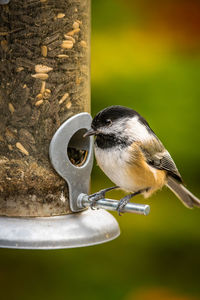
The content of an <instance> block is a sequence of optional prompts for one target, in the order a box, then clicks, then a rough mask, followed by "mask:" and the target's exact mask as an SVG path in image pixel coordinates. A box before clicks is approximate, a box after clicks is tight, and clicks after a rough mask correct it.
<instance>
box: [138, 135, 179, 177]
mask: <svg viewBox="0 0 200 300" xmlns="http://www.w3.org/2000/svg"><path fill="white" fill-rule="evenodd" d="M153 145H154V146H153V147H149V146H148V147H142V148H141V149H142V152H143V153H144V155H145V158H146V161H147V163H148V164H149V165H150V166H152V167H154V168H156V169H159V170H165V171H166V172H167V174H168V175H169V176H171V177H173V178H175V179H176V180H177V181H178V182H180V183H182V182H183V181H182V178H181V174H180V173H179V171H178V169H177V167H176V165H175V162H174V161H173V159H172V157H171V155H170V154H169V152H168V151H167V150H166V149H165V148H164V146H163V145H162V143H161V142H160V141H158V140H157V141H155V143H153Z"/></svg>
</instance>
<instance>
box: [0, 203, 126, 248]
mask: <svg viewBox="0 0 200 300" xmlns="http://www.w3.org/2000/svg"><path fill="white" fill-rule="evenodd" d="M119 234H120V229H119V225H118V223H117V221H116V220H115V218H114V217H113V216H112V215H111V214H109V213H108V212H107V211H105V210H103V209H99V210H91V209H87V210H85V211H83V212H80V213H74V214H69V215H64V216H56V217H43V218H38V217H37V218H15V217H13V218H10V217H0V247H1V248H14V249H61V248H75V247H85V246H91V245H96V244H100V243H104V242H108V241H111V240H113V239H115V238H116V237H118V236H119Z"/></svg>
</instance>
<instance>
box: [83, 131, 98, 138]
mask: <svg viewBox="0 0 200 300" xmlns="http://www.w3.org/2000/svg"><path fill="white" fill-rule="evenodd" d="M95 134H97V131H96V130H94V129H89V130H88V131H87V132H86V133H85V134H84V135H83V137H84V138H85V137H87V136H90V135H95Z"/></svg>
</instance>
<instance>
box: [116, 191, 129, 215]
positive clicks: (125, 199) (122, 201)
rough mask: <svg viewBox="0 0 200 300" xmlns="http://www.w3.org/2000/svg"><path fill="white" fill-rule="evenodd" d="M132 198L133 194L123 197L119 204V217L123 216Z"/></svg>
mask: <svg viewBox="0 0 200 300" xmlns="http://www.w3.org/2000/svg"><path fill="white" fill-rule="evenodd" d="M131 196H132V194H130V195H127V196H125V197H123V198H122V199H120V201H119V204H118V206H117V212H118V215H119V216H121V213H122V212H123V209H124V207H125V206H126V204H127V203H128V202H129V201H130V199H131V198H132V197H131Z"/></svg>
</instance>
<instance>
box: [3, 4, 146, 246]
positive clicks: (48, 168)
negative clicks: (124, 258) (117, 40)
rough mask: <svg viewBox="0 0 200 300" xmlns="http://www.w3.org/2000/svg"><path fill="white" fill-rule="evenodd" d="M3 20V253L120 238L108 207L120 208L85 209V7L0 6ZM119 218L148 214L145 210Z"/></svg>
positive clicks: (89, 154)
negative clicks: (20, 249) (13, 250)
mask: <svg viewBox="0 0 200 300" xmlns="http://www.w3.org/2000/svg"><path fill="white" fill-rule="evenodd" d="M0 15H1V29H0V31H1V32H0V33H1V34H0V116H1V118H0V247H7V248H23V249H58V248H71V247H81V246H88V245H94V244H98V243H103V242H106V241H109V240H112V239H114V238H116V237H117V236H118V235H119V233H120V230H119V226H118V223H117V221H116V220H115V218H114V217H113V216H112V215H110V214H109V213H108V212H107V211H105V210H104V209H110V210H115V209H116V205H117V203H118V201H115V200H110V199H100V200H99V201H97V203H96V205H95V206H96V207H97V208H100V209H98V210H92V209H88V207H90V204H91V203H90V199H89V196H88V193H89V182H90V173H91V169H92V164H93V150H92V144H93V141H92V138H91V137H88V138H86V139H84V138H83V134H84V133H85V132H86V130H88V129H89V128H90V125H91V116H90V115H89V113H88V112H89V111H90V82H89V78H90V76H89V54H90V51H89V44H90V41H89V40H90V37H89V34H90V0H82V1H80V0H61V1H54V0H40V1H39V0H23V1H22V0H10V1H9V0H0ZM49 146H50V147H49ZM49 157H50V159H49ZM52 166H53V167H54V168H53V167H52ZM102 208H104V209H102ZM125 211H131V212H135V213H140V214H148V211H149V207H148V206H145V205H139V204H128V205H127V206H126V207H125V208H124V212H125Z"/></svg>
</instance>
